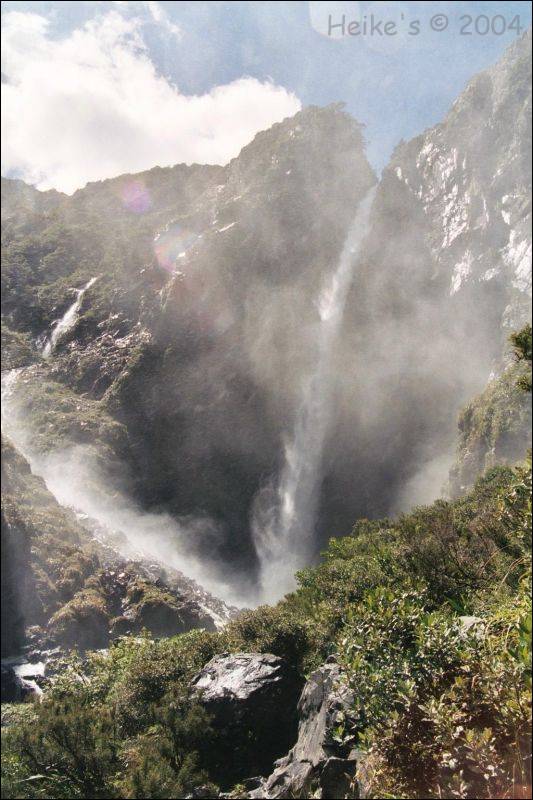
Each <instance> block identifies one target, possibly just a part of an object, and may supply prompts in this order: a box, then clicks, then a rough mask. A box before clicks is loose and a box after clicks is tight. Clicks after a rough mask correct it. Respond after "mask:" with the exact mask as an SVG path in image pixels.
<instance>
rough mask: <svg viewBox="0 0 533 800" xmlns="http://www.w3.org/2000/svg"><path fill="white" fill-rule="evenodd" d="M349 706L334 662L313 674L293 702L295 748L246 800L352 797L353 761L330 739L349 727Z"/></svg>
mask: <svg viewBox="0 0 533 800" xmlns="http://www.w3.org/2000/svg"><path fill="white" fill-rule="evenodd" d="M353 701H354V698H353V694H352V692H351V691H350V690H349V689H348V687H347V686H346V684H345V683H343V681H342V676H341V671H340V668H339V666H338V665H337V664H336V663H333V662H332V663H327V664H324V665H323V666H322V667H320V668H319V669H317V670H316V671H315V672H313V673H312V675H311V676H310V678H309V680H308V681H307V683H306V684H305V687H304V689H303V692H302V695H301V697H300V701H299V703H298V718H299V725H298V740H297V742H296V744H295V745H294V747H293V748H292V750H290V751H289V753H288V754H287V755H286V756H285V757H284V758H281V759H279V760H278V761H277V762H276V763H275V765H274V766H275V770H274V772H272V774H271V775H270V776H269V777H268V778H266V779H263V780H261V781H260V782H259V785H258V786H257V788H255V789H253V790H252V791H251V792H250V793H249V795H248V797H251V798H304V797H320V798H342V797H345V796H346V795H347V794H348V792H352V793H351V794H350V797H353V796H354V794H353V791H354V789H353V788H351V786H352V784H353V783H354V778H355V771H356V767H357V758H356V756H355V753H354V752H353V751H352V752H350V748H349V746H347V745H345V744H343V743H342V742H340V741H338V739H337V738H336V737H335V730H336V728H337V727H338V726H339V725H340V724H341V723H342V724H346V723H348V724H349V715H350V709H352V708H353ZM355 791H357V787H355Z"/></svg>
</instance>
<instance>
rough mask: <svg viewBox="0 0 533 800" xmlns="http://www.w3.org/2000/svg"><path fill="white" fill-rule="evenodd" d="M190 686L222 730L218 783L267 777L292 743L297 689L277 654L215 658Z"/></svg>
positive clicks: (292, 673)
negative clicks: (264, 775) (251, 776)
mask: <svg viewBox="0 0 533 800" xmlns="http://www.w3.org/2000/svg"><path fill="white" fill-rule="evenodd" d="M192 685H193V690H194V692H195V693H197V694H198V696H199V698H200V701H201V703H202V705H203V706H204V707H205V709H206V710H207V712H208V713H209V715H210V716H211V717H212V720H213V725H214V726H215V727H216V729H217V731H219V732H220V746H219V747H217V752H216V761H215V762H214V763H213V764H212V765H211V768H212V769H213V773H212V774H214V775H216V777H217V779H218V780H219V781H220V782H221V783H222V785H228V786H229V785H231V783H232V781H233V782H234V781H235V780H237V779H238V778H240V776H242V775H243V774H248V775H258V774H259V775H260V774H265V773H266V772H267V771H268V769H269V767H270V765H271V764H272V762H273V761H274V759H276V758H278V757H279V756H281V755H282V753H283V752H285V751H286V750H287V748H288V747H289V746H290V745H291V744H292V742H293V741H294V739H295V736H296V713H295V711H296V703H297V699H298V694H299V691H300V688H301V685H300V682H299V680H298V677H297V675H296V673H295V671H294V670H293V669H292V668H291V667H290V665H288V664H287V663H286V662H285V661H284V660H283V659H281V658H279V657H278V656H274V655H270V654H260V653H236V654H233V655H229V654H225V655H219V656H215V657H214V658H213V659H211V661H209V663H208V664H207V665H206V666H205V667H204V669H203V670H202V671H201V672H200V673H199V674H198V675H197V676H196V678H195V679H194V680H193V684H192ZM213 755H214V756H215V754H213Z"/></svg>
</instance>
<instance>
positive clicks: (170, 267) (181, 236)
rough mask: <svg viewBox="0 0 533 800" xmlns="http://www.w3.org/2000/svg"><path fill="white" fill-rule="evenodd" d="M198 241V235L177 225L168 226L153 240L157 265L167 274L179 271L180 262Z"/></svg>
mask: <svg viewBox="0 0 533 800" xmlns="http://www.w3.org/2000/svg"><path fill="white" fill-rule="evenodd" d="M197 239H198V235H197V234H196V233H194V232H193V231H191V230H190V229H187V228H182V227H181V226H180V225H178V224H177V223H174V224H172V225H169V226H167V227H166V228H165V230H164V231H161V233H159V234H158V235H157V236H156V237H155V239H154V253H155V257H156V259H157V263H158V264H159V266H160V267H162V268H163V269H166V270H167V271H168V272H174V271H175V270H176V268H178V269H179V264H180V260H181V259H183V258H185V256H186V254H187V250H188V249H189V248H190V247H191V245H193V244H194V242H195V241H196V240H197Z"/></svg>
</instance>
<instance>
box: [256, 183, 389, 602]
mask: <svg viewBox="0 0 533 800" xmlns="http://www.w3.org/2000/svg"><path fill="white" fill-rule="evenodd" d="M374 195H375V187H374V188H372V189H370V191H369V192H367V194H366V195H365V196H364V198H363V200H362V201H361V202H360V204H359V206H358V208H357V212H356V215H355V218H354V221H353V224H352V226H351V228H350V230H349V232H348V235H347V237H346V240H345V243H344V246H343V249H342V252H341V254H340V257H339V260H338V262H337V264H336V267H335V270H334V272H333V273H332V274H331V275H329V276H328V278H327V280H326V281H325V282H324V284H323V286H322V289H321V291H320V293H319V296H318V298H317V301H316V305H317V309H318V314H319V319H320V323H319V326H318V331H317V343H316V348H317V355H316V361H315V367H314V370H313V372H312V374H311V375H309V376H308V377H307V379H306V380H305V382H304V385H303V386H302V391H301V400H300V405H299V409H298V413H297V417H296V422H295V425H294V430H293V432H292V435H291V437H290V438H287V439H286V441H285V443H284V465H283V469H282V471H281V475H280V477H279V481H278V482H277V484H276V485H274V486H272V485H270V486H266V487H265V488H264V489H263V490H262V491H261V492H260V493H259V495H258V496H257V498H256V502H255V506H254V513H253V520H252V530H253V535H254V540H255V544H256V549H257V553H258V557H259V560H260V565H261V580H262V587H263V594H264V599H265V600H266V601H272V600H276V599H279V597H280V596H282V595H283V594H285V593H286V592H287V591H290V590H291V589H292V588H294V573H295V571H296V570H298V569H301V568H302V567H303V566H305V564H306V563H308V559H309V556H310V555H311V553H312V550H313V535H314V526H315V519H316V513H317V509H318V501H319V492H320V484H321V478H322V474H321V467H322V451H323V447H324V442H325V439H326V435H327V432H328V428H329V424H330V421H331V417H332V412H333V408H332V405H333V389H334V385H335V378H336V376H335V374H334V371H333V369H332V365H331V356H332V354H333V352H334V350H335V346H336V343H337V340H338V336H339V333H340V330H341V323H342V319H343V315H344V307H345V304H346V298H347V295H348V291H349V288H350V284H351V280H352V274H353V269H354V266H355V264H356V262H357V257H358V255H359V252H360V250H361V245H362V243H363V241H364V239H365V236H366V233H367V229H368V220H369V216H370V209H371V207H372V202H373V199H374Z"/></svg>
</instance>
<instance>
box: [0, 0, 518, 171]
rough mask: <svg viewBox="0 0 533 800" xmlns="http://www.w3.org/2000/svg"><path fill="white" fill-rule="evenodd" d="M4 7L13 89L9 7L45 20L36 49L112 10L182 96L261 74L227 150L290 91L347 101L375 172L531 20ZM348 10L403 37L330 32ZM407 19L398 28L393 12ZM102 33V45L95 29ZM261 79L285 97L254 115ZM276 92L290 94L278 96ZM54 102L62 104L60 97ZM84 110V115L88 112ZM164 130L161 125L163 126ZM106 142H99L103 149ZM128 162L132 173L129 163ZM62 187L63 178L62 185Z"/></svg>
mask: <svg viewBox="0 0 533 800" xmlns="http://www.w3.org/2000/svg"><path fill="white" fill-rule="evenodd" d="M2 7H3V12H4V14H3V16H4V18H5V19H11V22H10V36H11V41H12V42H18V44H16V47H17V48H18V50H17V51H16V52H15V45H12V47H11V52H12V53H15V54H14V55H12V57H11V62H10V67H9V69H10V74H9V76H8V80H9V81H11V82H12V83H13V85H15V84H16V83H17V69H18V66H17V65H18V64H19V62H20V56H21V55H22V53H23V50H21V48H22V47H23V45H21V44H20V41H24V39H23V38H22V37H21V36H20V35H19V36H18V38H17V36H16V35H15V34H16V30H15V27H16V26H15V22H14V21H13V20H14V19H15V18H14V17H10V16H9V12H12V11H16V12H19V16H18V17H17V18H16V20H18V21H17V24H22V22H23V18H22V16H20V15H27V14H30V15H39V16H40V17H42V18H44V19H46V20H47V26H46V32H45V33H44V34H43V33H42V32H41V33H40V37H41V38H40V40H39V47H43V41H44V38H46V42H47V45H46V46H47V47H49V48H51V47H53V43H54V42H61V41H64V40H65V39H68V37H72V36H73V34H74V33H75V32H76V31H79V30H81V29H83V26H84V25H86V24H87V23H91V21H93V22H94V21H95V20H98V19H103V18H105V17H106V15H113V16H116V15H117V14H118V15H121V16H123V17H124V18H126V19H132V18H135V20H137V21H138V22H139V21H140V22H139V25H140V27H139V26H138V28H137V30H138V31H140V33H139V35H140V36H141V37H142V42H143V46H144V47H145V53H144V56H143V58H145V59H149V60H150V62H151V63H152V64H153V66H154V67H155V70H156V71H157V74H158V75H159V76H160V77H162V78H163V79H164V80H165V81H166V82H167V83H168V84H169V85H170V86H171V87H174V88H175V89H176V90H177V91H178V92H179V94H180V95H181V96H185V97H187V96H189V95H197V96H207V95H209V96H210V97H211V96H212V95H210V93H213V92H215V93H216V90H217V87H225V86H228V85H230V86H234V88H235V86H236V84H235V82H238V81H239V80H240V79H242V78H244V77H248V78H252V79H256V81H258V82H259V84H254V83H250V84H242V85H241V84H239V85H240V86H241V90H242V94H243V96H244V94H245V93H246V92H247V93H248V97H249V95H250V92H251V91H252V92H253V91H254V86H261V87H263V88H262V89H259V88H258V89H257V102H256V107H255V108H254V109H252V110H250V108H248V106H246V103H245V101H244V99H243V100H242V104H241V105H238V104H237V105H238V110H237V111H235V112H232V113H235V120H236V131H235V134H232V132H231V130H229V129H228V130H227V131H226V132H225V136H226V145H225V147H226V149H227V150H228V153H229V155H233V154H234V153H232V152H230V150H231V148H230V147H229V144H228V142H229V140H230V139H231V138H232V135H234V138H235V141H237V140H239V146H241V145H242V144H243V143H244V142H242V141H240V139H239V135H238V132H237V122H238V130H239V131H240V130H242V136H248V137H249V138H251V136H252V135H253V132H254V130H253V128H254V125H255V126H261V125H263V127H265V126H267V125H265V122H269V123H270V122H271V121H275V119H276V118H277V116H281V115H286V112H287V110H288V111H289V112H290V113H293V111H294V110H295V104H294V96H295V97H296V98H297V99H298V101H299V102H300V103H301V104H302V105H308V104H319V105H325V104H328V103H331V102H335V101H344V102H346V104H347V109H348V110H349V111H350V112H351V113H352V114H353V115H354V116H355V117H357V119H359V120H360V121H361V122H363V123H365V124H366V126H367V127H366V138H367V141H368V154H369V158H370V160H371V162H372V164H373V165H374V166H375V167H376V168H377V169H380V168H381V167H382V166H383V165H384V164H385V163H386V161H387V160H388V158H389V156H390V153H391V151H392V149H393V147H394V145H395V144H396V143H397V142H398V141H399V140H400V139H402V138H404V139H408V138H411V137H412V136H414V135H416V134H417V133H419V132H421V131H422V130H424V129H425V128H427V127H428V126H431V125H433V124H435V123H436V122H438V121H439V120H440V119H442V117H443V115H444V114H445V113H446V111H447V110H448V108H449V107H450V105H451V103H452V102H453V100H454V99H455V97H456V96H457V95H458V94H459V93H460V91H461V90H462V89H463V88H464V86H465V84H466V82H467V81H468V79H469V78H470V77H471V76H472V75H474V74H475V73H476V72H478V71H479V70H481V69H484V68H486V67H487V66H489V65H491V64H493V63H494V62H495V61H496V60H497V59H498V58H499V57H500V55H501V54H502V52H503V51H504V49H505V48H506V47H507V46H508V45H509V44H510V43H511V42H512V41H513V40H514V39H515V38H516V31H515V30H507V31H506V32H505V33H503V34H501V35H500V34H499V31H500V29H501V27H502V26H504V25H505V23H507V24H510V23H511V21H512V20H513V18H516V16H517V15H518V17H519V20H520V24H521V26H522V28H524V29H525V28H526V27H528V26H529V25H530V24H531V5H530V3H529V2H455V3H452V2H400V3H394V4H392V3H365V2H361V3H351V2H331V3H308V2H162V3H140V2H129V3H105V2H74V3H69V2H4V3H2ZM392 7H393V10H391V8H392ZM343 13H345V14H346V19H347V20H350V19H359V20H361V19H362V17H364V16H366V17H367V19H369V18H370V14H372V13H373V14H374V15H375V18H376V19H377V18H381V19H382V20H383V21H384V22H385V21H387V20H391V19H396V20H397V23H398V25H399V26H400V33H399V35H397V36H396V37H379V35H377V34H376V35H375V36H374V37H370V36H368V35H367V36H365V37H361V36H360V37H345V38H342V39H334V38H331V37H328V36H327V35H326V31H325V29H324V28H323V27H322V24H321V21H322V20H325V18H326V17H327V15H328V14H331V15H332V19H338V20H339V21H340V18H341V16H342V14H343ZM402 13H403V15H404V19H403V21H401V20H400V17H399V16H398V15H400V14H402ZM435 14H445V15H447V17H448V29H447V30H446V31H445V32H433V31H431V30H430V20H431V18H432V17H433V16H434V15H435ZM467 14H469V15H471V16H472V17H474V18H476V17H479V16H480V15H481V16H483V15H486V16H487V17H488V18H489V21H490V20H491V19H492V18H494V17H495V16H498V18H499V19H498V20H497V21H496V23H495V25H496V29H497V31H498V34H497V33H493V32H492V31H489V33H487V34H484V27H485V25H486V23H485V22H484V20H483V19H481V21H480V30H481V33H476V32H475V31H474V26H473V25H472V26H471V27H472V32H473V33H472V35H470V36H467V35H460V33H459V27H460V24H461V23H460V17H461V16H462V15H467ZM32 18H34V17H32ZM502 18H503V20H502ZM28 19H29V18H28ZM21 20H22V22H21ZM414 20H420V27H421V32H420V34H419V35H417V36H413V37H409V36H406V35H404V34H405V30H406V28H405V27H402V26H406V25H407V24H408V23H409V22H412V21H414ZM317 21H318V22H317ZM463 21H464V20H463ZM313 23H314V24H313ZM24 24H25V23H24ZM515 25H516V20H515ZM317 28H318V30H317ZM320 29H321V30H322V32H320ZM97 35H98V36H99V37H100V38H101V35H100V34H99V33H98V34H97ZM95 36H96V34H95ZM27 38H28V40H29V44H28V57H29V58H31V41H32V38H31V36H30V37H27ZM44 57H47V56H43V58H44ZM91 57H92V56H91ZM78 66H79V65H78ZM98 68H100V67H99V66H98ZM36 72H37V70H36ZM27 80H28V81H29V78H27ZM34 83H35V80H34V79H33V85H34ZM141 84H142V81H140V84H139V85H141ZM266 84H273V85H274V86H275V87H279V88H280V92H278V94H277V95H276V98H275V99H274V97H273V95H272V92H270V93H269V94H268V97H266V99H265V103H264V113H263V115H262V116H261V114H260V113H259V111H258V109H257V106H258V105H261V104H262V103H261V92H262V91H264V92H266V93H268V90H267V89H266V88H265V86H266ZM28 85H29V84H28ZM281 89H283V90H285V91H286V93H287V96H285V95H283V96H282V94H281ZM69 91H72V87H70V88H69ZM139 91H141V89H140V90H139ZM235 91H236V88H235ZM288 95H290V98H289V97H288ZM81 97H83V98H84V99H83V100H82V99H81ZM291 98H292V99H291ZM52 101H53V103H57V102H58V100H57V97H55V98H52V99H51V102H52ZM17 103H18V105H17V109H18V113H19V114H20V109H21V108H22V109H23V108H25V107H28V108H29V106H30V105H31V93H30V91H29V89H28V91H27V92H26V94H25V95H24V97H22V96H20V97H19V98H18V101H17ZM24 103H26V106H24ZM228 103H229V105H231V107H232V108H233V107H234V106H233V105H232V104H234V103H237V100H235V99H232V100H231V101H228ZM83 104H85V106H86V107H87V106H89V107H90V106H91V103H90V102H88V101H87V99H86V96H85V95H82V96H80V105H83ZM188 105H189V106H190V104H188ZM214 105H215V106H216V110H215V109H214V110H213V114H212V117H210V123H209V124H210V125H211V126H212V130H211V131H210V132H209V133H207V134H206V137H207V138H209V137H211V138H212V139H213V138H215V139H216V138H217V129H218V125H217V119H216V114H222V115H224V114H226V113H229V112H226V111H224V108H223V103H222V102H221V101H220V102H219V101H216V102H215V103H214ZM236 107H237V106H235V108H236ZM191 113H192V112H191ZM197 113H200V112H195V114H197ZM87 114H88V112H87V111H86V112H85V117H87ZM269 115H270V116H269ZM41 116H42V114H41ZM270 117H272V119H270ZM248 123H249V126H248V127H249V129H248V127H247V125H248ZM36 124H37V123H36ZM176 124H177V125H179V122H176ZM196 124H197V122H196V117H195V122H194V125H192V123H191V125H192V127H193V128H194V126H195V125H196ZM202 124H203V125H204V127H205V125H207V122H205V120H204V121H203V123H202ZM40 125H41V126H42V119H41V120H40ZM109 125H110V126H111V120H110V121H109ZM137 127H138V126H137ZM164 127H165V128H166V129H168V127H169V124H168V123H166V124H165V126H164ZM75 130H76V131H77V135H78V136H79V135H80V134H79V130H80V128H79V123H76V126H75ZM204 132H205V131H204ZM14 133H15V131H14V130H13V131H10V130H8V134H9V135H11V136H12V137H13V136H14ZM191 135H192V134H191ZM51 138H53V137H52V134H51ZM177 138H179V137H177ZM19 139H20V132H19ZM154 141H155V140H154ZM104 144H105V137H104V138H103V140H102V146H103V145H104ZM180 146H181V145H179V146H177V150H176V158H175V160H176V161H179V160H181V158H180V152H178V151H179V149H180ZM228 148H229V149H228ZM155 149H156V150H157V148H155ZM162 149H163V150H164V153H165V157H164V158H163V160H167V161H168V160H169V159H170V158H171V155H173V154H172V153H168V152H167V150H168V148H167V149H165V148H162ZM15 150H16V147H15V146H13V151H15ZM74 150H75V148H74V147H72V146H70V145H69V146H68V147H67V146H66V145H65V150H64V152H65V157H68V155H69V154H70V153H71V151H72V152H74ZM189 150H190V148H189ZM189 150H187V147H185V150H184V153H185V157H184V158H183V160H191V158H189V157H188V155H187V154H188V153H189ZM193 150H194V148H193ZM215 150H216V152H215ZM215 150H214V151H213V157H212V158H210V156H209V155H208V156H207V158H206V159H205V160H217V159H218V160H219V161H223V160H224V153H225V150H224V147H222V146H221V147H220V148H218V149H216V148H215ZM191 152H192V151H191ZM200 155H203V151H200ZM157 156H158V154H157V152H154V153H153V158H154V163H157V161H158V158H157ZM149 157H150V152H143V154H142V159H141V161H142V163H143V164H144V161H146V160H148V159H149ZM196 157H197V154H196V151H194V158H196ZM17 158H18V159H19V161H21V157H20V155H16V153H15V155H13V154H12V153H11V151H10V152H8V158H7V167H5V168H6V169H7V170H8V171H9V172H10V174H11V173H17V169H18V170H19V172H18V173H17V174H22V175H23V176H25V177H28V171H29V172H30V173H31V169H30V168H29V167H28V165H26V166H19V167H17ZM143 159H144V160H143ZM198 160H200V159H199V158H198ZM226 160H227V159H226ZM107 161H109V169H112V168H113V162H112V159H107ZM21 163H22V161H21ZM139 163H140V162H139ZM43 165H44V166H43ZM122 166H123V165H122V163H120V164H118V163H117V167H120V168H122ZM132 166H133V168H136V167H137V166H138V163H137V161H135V159H134V163H133V165H132ZM106 168H107V167H106ZM132 171H133V169H132ZM34 173H35V174H34V177H35V176H37V183H39V180H40V179H41V178H42V180H41V183H42V184H43V185H45V184H46V182H47V180H49V182H53V180H54V178H53V177H52V178H50V176H49V175H47V167H46V165H45V164H44V156H39V157H37V156H36V167H35V170H34ZM89 177H92V173H90V174H89ZM55 180H56V182H57V180H60V179H59V178H56V179H55ZM63 180H66V182H67V183H68V180H67V179H63Z"/></svg>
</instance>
